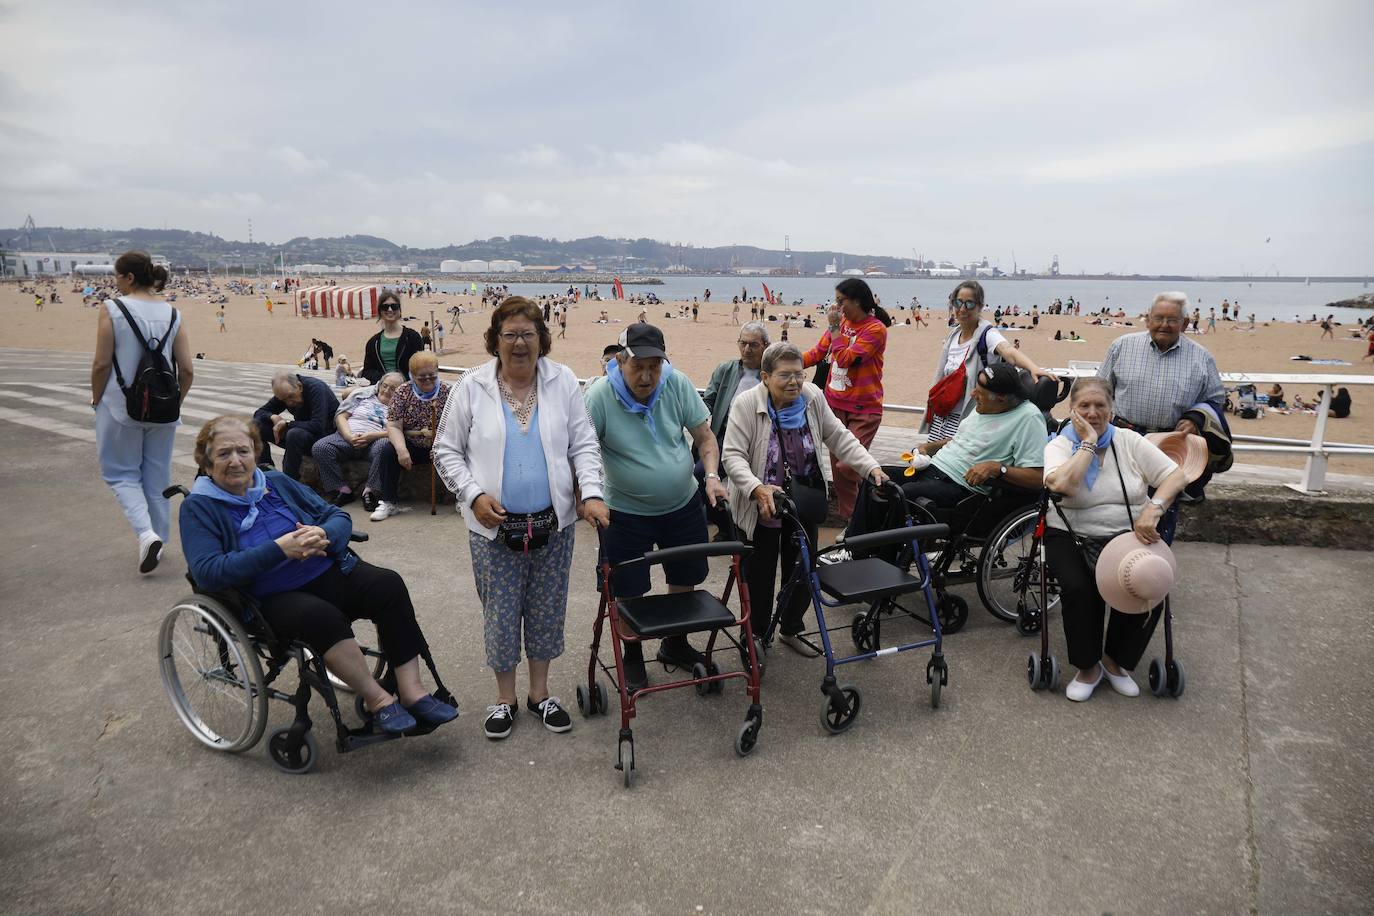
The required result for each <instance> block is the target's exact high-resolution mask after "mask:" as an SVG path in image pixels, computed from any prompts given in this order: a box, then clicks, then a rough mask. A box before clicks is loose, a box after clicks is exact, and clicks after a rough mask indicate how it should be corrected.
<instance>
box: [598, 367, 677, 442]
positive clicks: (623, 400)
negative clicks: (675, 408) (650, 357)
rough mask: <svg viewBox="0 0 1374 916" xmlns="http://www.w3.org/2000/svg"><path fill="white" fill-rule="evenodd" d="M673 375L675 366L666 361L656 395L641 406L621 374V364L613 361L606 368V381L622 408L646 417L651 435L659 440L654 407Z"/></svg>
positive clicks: (650, 396) (652, 395) (655, 439)
mask: <svg viewBox="0 0 1374 916" xmlns="http://www.w3.org/2000/svg"><path fill="white" fill-rule="evenodd" d="M672 374H673V364H672V363H670V362H668V361H667V360H666V359H665V360H664V361H663V374H662V375H661V376H659V379H658V387H657V388H655V389H654V393H653V394H651V395H649V403H647V404H641V403H639V401H637V400H635V396H634V395H633V394H631V393H630V386H629V385H627V384H625V376H624V375H623V374H621V371H620V363H619V361H617V360H614V359H613V360H611V362H610V363H609V365H607V367H606V379H607V380H608V381H609V382H610V383H611V390H612V391H614V392H615V396H616V400H618V401H620V406H621V407H624V408H625V409H626V410H628V411H629V412H630V413H637V414H643V415H644V423H645V424H646V425H647V426H648V427H649V435H651V436H653V437H654V441H655V442H657V441H659V439H658V426H657V425H656V424H655V423H654V405H655V404H657V403H658V396H659V395H660V394H662V393H663V386H664V385H666V384H667V383H668V376H670V375H672Z"/></svg>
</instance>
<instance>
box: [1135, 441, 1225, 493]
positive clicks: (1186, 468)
mask: <svg viewBox="0 0 1374 916" xmlns="http://www.w3.org/2000/svg"><path fill="white" fill-rule="evenodd" d="M1145 438H1146V439H1149V440H1150V441H1151V442H1153V443H1154V444H1155V445H1156V446H1157V447H1158V448H1159V450H1160V451H1161V452H1163V453H1164V454H1166V455H1168V456H1169V457H1170V458H1172V459H1173V461H1174V464H1176V465H1178V466H1179V467H1181V468H1183V476H1184V477H1186V478H1187V479H1188V482H1189V483H1192V482H1193V481H1195V480H1197V479H1198V478H1199V477H1201V476H1202V472H1203V471H1205V470H1207V462H1208V461H1210V460H1211V456H1210V455H1209V454H1208V452H1207V440H1206V439H1204V438H1202V437H1201V436H1195V435H1193V434H1192V433H1185V432H1172V433H1149V434H1148V435H1146V436H1145Z"/></svg>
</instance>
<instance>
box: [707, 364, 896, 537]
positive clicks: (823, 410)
mask: <svg viewBox="0 0 1374 916" xmlns="http://www.w3.org/2000/svg"><path fill="white" fill-rule="evenodd" d="M801 396H802V397H804V398H806V425H807V426H808V427H810V430H811V441H812V442H814V443H815V445H816V450H817V452H818V453H819V451H820V447H821V443H822V442H824V443H825V445H826V447H827V448H829V449H830V451H831V452H833V453H834V455H835V457H836V458H838V459H839V460H841V461H843V462H844V463H845V464H847V465H849V466H850V467H851V468H853V469H854V470H855V471H857V472H858V473H859V476H861V477H867V476H868V475H869V474H872V473H873V469H874V468H876V467H878V461H877V459H875V458H874V457H873V456H872V455H870V454H869V453H868V450H867V449H865V448H864V447H863V445H862V444H861V443H860V442H859V440H858V439H856V438H854V434H853V433H851V432H850V431H849V429H848V427H846V426H845V425H844V424H843V423H841V422H840V420H839V418H838V417H836V416H835V412H834V411H833V410H831V409H830V405H829V404H827V403H826V402H825V395H824V394H822V393H821V390H820V389H819V388H817V387H816V386H815V385H813V384H811V383H810V382H807V383H805V384H804V385H802V393H801ZM772 434H773V421H772V420H771V419H769V417H768V387H767V386H766V385H762V384H760V385H755V386H754V387H753V388H750V389H749V390H748V391H746V392H745V393H744V394H742V395H740V396H739V397H737V398H735V402H734V403H733V404H731V405H730V422H729V423H728V424H726V427H725V447H724V450H723V451H722V453H721V454H722V457H721V466H722V467H724V468H725V474H726V476H727V477H728V478H729V481H730V485H729V488H730V514H731V515H733V516H734V517H735V524H736V525H738V526H739V527H740V529H741V530H743V531H744V533H745V535H746V536H748V537H750V538H752V537H753V536H754V527H755V526H756V525H758V521H759V506H758V503H756V502H754V500H753V493H754V490H755V489H757V488H758V487H759V485H760V484H762V483H763V481H762V480H760V479H759V478H760V476H761V475H762V474H763V472H764V465H765V464H766V463H767V461H768V440H769V439H770V438H771V437H772ZM816 461H817V463H819V462H820V455H819V454H817V456H816Z"/></svg>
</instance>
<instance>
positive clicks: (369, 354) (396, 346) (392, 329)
mask: <svg viewBox="0 0 1374 916" xmlns="http://www.w3.org/2000/svg"><path fill="white" fill-rule="evenodd" d="M377 320H378V321H380V322H381V323H382V329H381V330H380V331H378V332H377V333H376V334H373V335H372V337H371V339H369V340H368V342H367V345H366V346H365V347H364V354H363V373H362V374H363V378H365V379H367V380H368V381H369V382H371V383H372V384H374V385H375V384H377V382H378V381H379V380H380V379H381V377H382V376H383V375H385V374H386V373H388V372H399V373H401V375H403V376H405V378H406V380H407V381H409V380H410V358H411V357H412V356H414V355H415V354H416V353H419V352H420V351H421V350H423V349H424V342H423V341H421V340H420V334H419V332H417V331H416V330H415V329H414V328H408V327H405V325H403V324H402V323H401V297H400V296H399V295H397V294H396V292H395V291H394V290H389V289H387V290H383V291H382V294H381V296H380V297H379V298H378V300H377Z"/></svg>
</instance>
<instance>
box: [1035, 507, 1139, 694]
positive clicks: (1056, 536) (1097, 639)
mask: <svg viewBox="0 0 1374 916" xmlns="http://www.w3.org/2000/svg"><path fill="white" fill-rule="evenodd" d="M1045 560H1046V562H1048V563H1049V567H1050V572H1052V573H1054V578H1055V579H1056V580H1057V581H1058V582H1059V594H1060V605H1061V606H1062V607H1063V615H1064V641H1065V642H1067V643H1068V645H1069V663H1070V664H1072V665H1073V666H1074V667H1075V668H1079V669H1088V668H1091V667H1092V666H1093V665H1096V664H1097V663H1098V661H1100V660H1101V658H1102V655H1103V653H1104V652H1105V654H1107V655H1109V656H1111V659H1112V661H1114V662H1116V663H1117V664H1118V665H1120V666H1121V667H1122V668H1125V669H1126V670H1127V671H1133V670H1135V666H1136V665H1138V664H1139V663H1140V657H1141V656H1142V655H1144V654H1145V649H1146V648H1147V647H1148V646H1149V645H1150V637H1151V636H1153V635H1154V632H1155V626H1156V625H1157V624H1158V623H1159V616H1160V613H1161V612H1162V611H1163V610H1164V604H1163V603H1162V602H1161V603H1160V604H1158V605H1156V606H1155V608H1154V609H1153V610H1152V611H1150V613H1149V614H1123V613H1121V612H1120V611H1118V610H1116V609H1115V608H1113V609H1112V612H1111V616H1110V618H1109V619H1108V621H1107V639H1106V645H1105V648H1104V645H1103V640H1102V618H1103V614H1104V612H1105V611H1106V610H1107V605H1106V602H1104V601H1103V600H1102V596H1101V595H1100V594H1099V593H1098V591H1097V577H1096V574H1095V573H1094V571H1093V570H1091V569H1089V568H1088V562H1087V561H1086V560H1084V559H1083V552H1082V551H1081V550H1079V549H1078V545H1077V544H1076V543H1074V540H1073V538H1072V537H1070V536H1069V533H1068V532H1067V531H1062V530H1060V529H1058V528H1046V529H1045Z"/></svg>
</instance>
